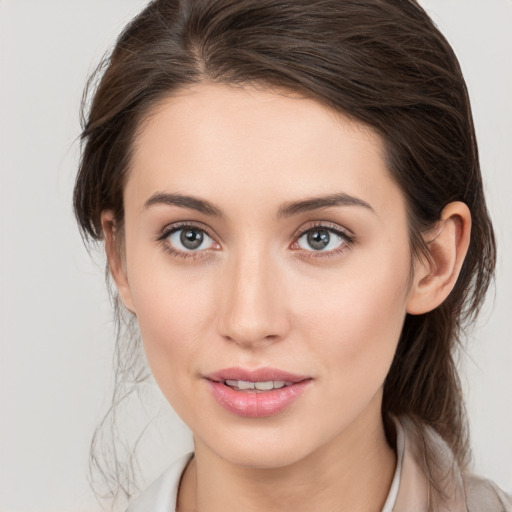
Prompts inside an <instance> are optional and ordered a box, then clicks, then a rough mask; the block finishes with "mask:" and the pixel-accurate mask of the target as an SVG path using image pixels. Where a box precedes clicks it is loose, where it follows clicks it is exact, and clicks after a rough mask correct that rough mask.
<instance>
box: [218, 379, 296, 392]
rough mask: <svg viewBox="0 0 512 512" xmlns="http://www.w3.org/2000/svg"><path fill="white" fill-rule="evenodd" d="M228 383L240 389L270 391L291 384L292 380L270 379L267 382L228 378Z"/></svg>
mask: <svg viewBox="0 0 512 512" xmlns="http://www.w3.org/2000/svg"><path fill="white" fill-rule="evenodd" d="M225 382H226V384H227V385H228V386H229V387H231V388H238V389H240V390H247V389H257V390H258V391H270V390H271V389H280V388H284V386H286V385H290V384H291V382H285V381H284V380H269V381H266V382H251V381H248V380H226V381H225Z"/></svg>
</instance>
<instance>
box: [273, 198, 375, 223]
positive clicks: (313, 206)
mask: <svg viewBox="0 0 512 512" xmlns="http://www.w3.org/2000/svg"><path fill="white" fill-rule="evenodd" d="M331 206H361V207H363V208H367V209H368V210H370V211H371V212H373V213H375V210H374V209H373V208H372V207H371V206H370V205H369V204H368V203H367V202H366V201H363V200H362V199H359V198H358V197H353V196H350V195H348V194H345V193H343V192H340V193H338V194H330V195H328V196H320V197H312V198H309V199H303V200H301V201H293V202H289V203H285V204H284V205H283V206H281V208H279V212H278V213H277V217H278V218H280V217H291V216H292V215H298V214H299V213H305V212H309V211H312V210H319V209H321V208H329V207H331Z"/></svg>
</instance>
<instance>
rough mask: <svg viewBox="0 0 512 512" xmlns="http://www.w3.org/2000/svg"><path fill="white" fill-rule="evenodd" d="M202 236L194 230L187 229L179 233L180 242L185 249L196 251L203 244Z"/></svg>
mask: <svg viewBox="0 0 512 512" xmlns="http://www.w3.org/2000/svg"><path fill="white" fill-rule="evenodd" d="M203 238H204V237H203V234H202V233H201V232H200V231H197V230H195V229H187V230H183V231H182V232H181V236H180V240H181V243H182V244H183V246H184V247H186V248H187V249H197V248H198V247H199V246H200V245H201V244H202V243H203Z"/></svg>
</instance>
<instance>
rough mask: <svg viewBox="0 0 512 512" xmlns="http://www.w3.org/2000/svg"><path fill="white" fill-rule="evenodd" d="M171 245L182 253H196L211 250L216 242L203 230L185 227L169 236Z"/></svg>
mask: <svg viewBox="0 0 512 512" xmlns="http://www.w3.org/2000/svg"><path fill="white" fill-rule="evenodd" d="M167 240H168V241H169V243H170V244H171V245H172V246H174V247H176V248H177V249H178V250H180V251H185V252H187V251H196V250H198V249H210V248H211V247H212V246H213V244H214V242H213V240H212V238H211V237H209V236H208V235H207V234H206V233H205V232H204V231H203V230H202V229H198V228H194V227H191V226H190V227H184V228H180V229H177V230H176V231H173V232H172V233H171V234H170V235H168V236H167Z"/></svg>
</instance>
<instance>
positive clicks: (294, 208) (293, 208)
mask: <svg viewBox="0 0 512 512" xmlns="http://www.w3.org/2000/svg"><path fill="white" fill-rule="evenodd" d="M156 204H164V205H170V206H180V207H181V208H190V209H192V210H197V211H198V212H201V213H204V214H206V215H213V216H215V217H219V218H220V217H223V215H222V212H221V211H220V209H219V208H217V207H216V206H214V205H213V204H212V203H210V202H209V201H206V200H205V199H199V198H197V197H193V196H187V195H183V194H169V193H165V192H157V193H155V194H153V195H152V196H151V197H150V198H149V199H148V200H147V201H146V202H145V203H144V209H147V208H149V207H151V206H153V205H156ZM332 206H361V207H363V208H366V209H368V210H370V211H372V212H374V210H373V208H372V207H371V206H370V205H369V204H368V203H367V202H366V201H363V200H362V199H359V198H357V197H353V196H350V195H348V194H345V193H343V192H340V193H338V194H330V195H327V196H320V197H312V198H308V199H302V200H300V201H292V202H288V203H284V204H283V205H282V206H281V208H279V211H278V213H277V218H283V217H291V216H293V215H298V214H300V213H305V212H309V211H312V210H319V209H321V208H329V207H332Z"/></svg>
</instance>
